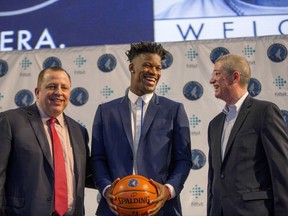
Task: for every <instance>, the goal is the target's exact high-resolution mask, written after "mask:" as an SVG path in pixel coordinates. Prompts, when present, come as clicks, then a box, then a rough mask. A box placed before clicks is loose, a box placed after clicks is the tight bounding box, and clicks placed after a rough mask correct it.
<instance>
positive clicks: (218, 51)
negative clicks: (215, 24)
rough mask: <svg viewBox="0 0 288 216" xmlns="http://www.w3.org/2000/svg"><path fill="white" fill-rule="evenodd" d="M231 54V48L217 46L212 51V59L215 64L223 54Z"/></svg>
mask: <svg viewBox="0 0 288 216" xmlns="http://www.w3.org/2000/svg"><path fill="white" fill-rule="evenodd" d="M227 54H229V50H228V49H226V48H224V47H217V48H215V49H213V50H212V51H211V53H210V60H211V61H212V62H213V64H215V61H216V60H217V59H218V58H219V57H221V56H223V55H227Z"/></svg>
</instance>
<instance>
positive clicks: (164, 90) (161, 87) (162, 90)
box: [157, 83, 171, 96]
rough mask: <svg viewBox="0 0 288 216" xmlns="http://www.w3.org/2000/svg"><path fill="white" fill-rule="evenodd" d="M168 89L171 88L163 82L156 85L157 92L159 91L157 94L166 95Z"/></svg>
mask: <svg viewBox="0 0 288 216" xmlns="http://www.w3.org/2000/svg"><path fill="white" fill-rule="evenodd" d="M170 90H171V88H170V87H169V86H168V85H166V84H165V83H162V84H161V85H158V87H157V92H159V94H161V95H163V96H164V95H166V94H167V93H168V92H169V91H170Z"/></svg>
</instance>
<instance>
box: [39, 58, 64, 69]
mask: <svg viewBox="0 0 288 216" xmlns="http://www.w3.org/2000/svg"><path fill="white" fill-rule="evenodd" d="M61 66H62V63H61V61H60V59H59V58H57V57H54V56H52V57H49V58H47V59H45V61H44V62H43V68H48V67H61Z"/></svg>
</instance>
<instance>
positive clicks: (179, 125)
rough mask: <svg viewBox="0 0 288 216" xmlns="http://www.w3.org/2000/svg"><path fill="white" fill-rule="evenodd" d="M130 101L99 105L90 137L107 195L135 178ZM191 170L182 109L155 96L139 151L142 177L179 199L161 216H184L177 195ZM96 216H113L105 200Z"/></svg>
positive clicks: (99, 180)
mask: <svg viewBox="0 0 288 216" xmlns="http://www.w3.org/2000/svg"><path fill="white" fill-rule="evenodd" d="M129 106H130V101H129V99H128V96H127V95H126V96H125V97H123V98H119V99H116V100H113V101H111V102H108V103H105V104H102V105H99V107H98V109H97V112H96V115H95V119H94V123H93V135H92V151H91V154H92V155H91V156H92V169H93V174H94V177H95V180H96V186H97V187H98V189H99V191H100V192H101V194H102V192H103V189H104V187H105V186H107V185H109V184H111V183H112V182H113V181H114V180H115V179H116V178H118V177H119V178H123V177H124V176H127V175H131V174H132V172H133V152H132V146H133V140H132V130H131V117H130V115H131V114H130V108H129ZM191 166H192V162H191V143H190V130H189V123H188V118H187V115H186V113H185V110H184V107H183V105H182V104H180V103H176V102H174V101H172V100H169V99H166V98H164V97H158V96H157V95H154V96H153V97H152V99H151V101H150V103H149V106H148V108H147V111H146V114H145V119H144V123H143V128H142V134H141V137H140V141H139V147H138V174H140V175H143V176H146V177H147V178H152V179H154V180H155V181H157V182H159V183H161V184H165V183H168V184H171V185H172V186H173V187H174V189H175V191H176V194H177V196H176V197H175V198H174V199H171V200H169V201H168V202H166V204H165V205H164V207H163V208H162V211H161V212H159V214H158V215H165V216H167V215H169V216H174V215H181V214H182V213H181V205H180V197H179V194H180V192H181V190H182V188H183V185H184V182H185V180H186V178H187V177H188V174H189V172H190V169H191ZM97 215H103V216H110V215H111V216H112V215H113V214H112V212H110V210H109V209H108V205H107V203H106V200H105V199H101V201H100V204H99V206H98V209H97Z"/></svg>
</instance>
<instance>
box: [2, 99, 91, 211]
mask: <svg viewBox="0 0 288 216" xmlns="http://www.w3.org/2000/svg"><path fill="white" fill-rule="evenodd" d="M64 117H65V119H66V121H67V124H68V129H69V134H70V139H71V145H72V148H73V153H74V161H75V162H74V170H75V182H76V197H75V199H76V200H75V202H76V203H75V204H76V205H75V207H76V212H75V214H74V215H77V216H79V215H83V211H84V185H85V170H86V160H87V158H88V156H89V149H88V133H87V130H86V129H85V128H84V127H82V126H80V124H78V123H77V122H76V121H74V120H72V119H71V118H69V117H68V116H64ZM53 185H54V172H53V161H52V158H51V153H50V148H49V144H48V140H47V137H46V134H45V130H44V127H43V123H42V120H41V117H40V114H39V112H38V109H37V106H36V104H34V105H32V106H30V107H26V108H18V109H14V110H9V111H6V112H3V113H1V114H0V208H1V209H2V214H3V213H5V214H4V215H6V216H7V215H9V216H10V215H13V216H14V215H23V216H24V215H25V216H26V215H27V216H28V215H29V216H39V215H43V216H44V215H47V216H48V215H50V213H51V210H52V208H53V196H54V192H53V187H54V186H53Z"/></svg>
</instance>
